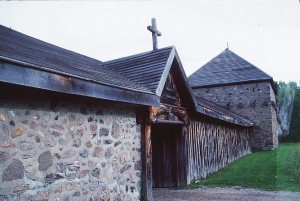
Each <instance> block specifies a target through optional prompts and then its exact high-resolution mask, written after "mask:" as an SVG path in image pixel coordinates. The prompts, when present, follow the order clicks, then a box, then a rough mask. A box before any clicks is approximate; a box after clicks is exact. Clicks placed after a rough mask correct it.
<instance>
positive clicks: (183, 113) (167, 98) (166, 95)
mask: <svg viewBox="0 0 300 201" xmlns="http://www.w3.org/2000/svg"><path fill="white" fill-rule="evenodd" d="M150 121H151V122H152V123H172V124H188V115H187V110H186V108H184V107H182V101H181V98H180V94H179V91H178V90H177V87H176V84H175V80H174V75H173V73H172V71H170V72H169V74H168V77H167V80H166V83H165V86H164V89H163V92H162V94H161V97H160V106H159V107H154V106H153V107H150Z"/></svg>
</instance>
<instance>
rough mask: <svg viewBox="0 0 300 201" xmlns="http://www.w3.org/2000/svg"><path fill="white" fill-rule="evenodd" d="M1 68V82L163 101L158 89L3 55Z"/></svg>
mask: <svg viewBox="0 0 300 201" xmlns="http://www.w3.org/2000/svg"><path fill="white" fill-rule="evenodd" d="M0 71H1V73H0V82H4V83H9V84H14V85H21V86H26V87H32V88H37V89H43V90H48V91H55V92H61V93H64V94H73V95H79V96H84V97H91V98H98V99H104V100H111V101H118V102H124V103H132V104H137V105H145V106H158V105H159V102H160V101H159V97H158V96H157V95H155V94H154V93H147V92H141V91H134V90H128V89H126V88H121V87H116V86H110V85H105V84H101V83H96V82H93V81H89V80H83V79H80V78H79V77H73V76H69V75H62V74H59V73H54V72H49V71H42V70H39V69H36V68H34V66H30V64H25V63H17V62H12V61H8V60H4V59H3V58H1V59H0Z"/></svg>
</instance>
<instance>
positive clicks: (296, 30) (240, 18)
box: [0, 0, 300, 82]
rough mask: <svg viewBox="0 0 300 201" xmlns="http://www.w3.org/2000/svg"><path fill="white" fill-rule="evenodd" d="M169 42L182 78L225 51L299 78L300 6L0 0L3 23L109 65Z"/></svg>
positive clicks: (281, 76)
mask: <svg viewBox="0 0 300 201" xmlns="http://www.w3.org/2000/svg"><path fill="white" fill-rule="evenodd" d="M152 17H155V18H156V19H157V26H158V30H159V31H160V32H161V33H162V36H161V37H159V38H158V46H159V48H161V47H167V46H172V45H174V46H175V47H176V49H177V51H178V53H179V57H180V59H181V61H182V64H183V67H184V69H185V71H186V74H187V75H188V76H189V75H191V74H192V73H193V72H194V71H196V70H197V69H198V68H199V67H201V66H203V65H204V64H205V63H207V62H208V61H209V60H211V59H212V58H214V57H215V56H217V55H218V54H220V53H221V52H222V51H224V50H225V48H226V47H227V42H228V44H229V49H230V50H232V51H233V52H235V53H236V54H238V55H239V56H241V57H243V58H244V59H246V60H247V61H249V62H250V63H252V64H254V65H255V66H257V67H259V68H260V69H262V70H263V71H265V72H266V73H268V74H269V75H270V76H272V77H273V78H274V80H277V81H278V80H284V81H288V80H293V81H297V82H298V81H299V80H300V3H299V1H298V0H290V1H287V0H286V1H243V2H240V1H229V0H227V1H182V2H179V1H177V2H173V1H142V2H141V1H84V2H83V1H80V2H78V1H77V2H70V1H66V2H48V1H46V2H45V1H43V2H34V1H30V2H21V1H17V2H3V1H2V2H0V24H2V25H4V26H7V27H11V28H12V29H14V30H17V31H20V32H22V33H25V34H27V35H30V36H33V37H35V38H38V39H41V40H44V41H46V42H49V43H52V44H55V45H58V46H60V47H63V48H66V49H69V50H72V51H75V52H78V53H81V54H84V55H87V56H90V57H93V58H96V59H98V60H100V61H108V60H111V59H116V58H119V57H124V56H129V55H132V54H137V53H141V52H145V51H151V50H152V37H151V33H150V32H149V31H148V30H147V26H148V25H150V24H151V18H152Z"/></svg>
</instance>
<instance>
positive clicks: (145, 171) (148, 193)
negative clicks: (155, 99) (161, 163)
mask: <svg viewBox="0 0 300 201" xmlns="http://www.w3.org/2000/svg"><path fill="white" fill-rule="evenodd" d="M143 116H144V117H145V119H144V122H143V125H142V200H149V201H150V200H153V195H152V186H153V184H152V143H151V124H150V121H149V111H146V110H145V111H144V115H143Z"/></svg>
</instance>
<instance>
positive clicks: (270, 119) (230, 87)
mask: <svg viewBox="0 0 300 201" xmlns="http://www.w3.org/2000/svg"><path fill="white" fill-rule="evenodd" d="M188 79H189V83H190V85H191V87H192V89H193V92H194V94H195V96H196V97H202V98H204V99H206V100H209V101H212V102H214V103H217V104H218V105H220V106H222V107H224V108H227V109H229V110H231V111H233V112H235V113H237V114H239V115H241V116H243V117H245V118H247V119H249V120H251V121H252V122H253V123H254V128H253V131H252V134H251V135H252V136H251V147H252V150H253V151H259V150H273V149H275V148H277V146H278V136H277V118H276V98H275V93H276V86H275V84H274V82H273V79H272V77H271V76H269V75H268V74H266V73H265V72H263V71H262V70H260V69H259V68H257V67H255V66H254V65H252V64H251V63H249V62H247V61H246V60H244V59H243V58H241V57H239V56H238V55H236V54H235V53H234V52H232V51H230V50H229V49H226V50H225V51H223V52H222V53H221V54H219V55H218V56H216V57H215V58H214V59H212V60H211V61H209V62H208V63H207V64H205V65H204V66H203V67H201V68H200V69H198V70H197V71H196V72H195V73H193V74H192V75H191V76H190V77H189V78H188Z"/></svg>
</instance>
